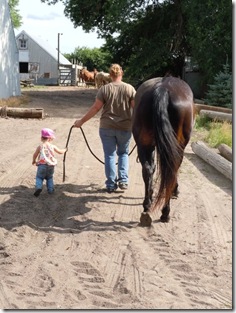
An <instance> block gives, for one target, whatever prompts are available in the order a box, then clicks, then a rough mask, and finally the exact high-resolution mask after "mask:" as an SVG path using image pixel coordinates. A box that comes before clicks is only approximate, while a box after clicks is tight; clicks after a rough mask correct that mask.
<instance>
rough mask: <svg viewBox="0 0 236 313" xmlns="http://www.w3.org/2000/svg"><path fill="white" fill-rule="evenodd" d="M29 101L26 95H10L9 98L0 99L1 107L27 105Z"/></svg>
mask: <svg viewBox="0 0 236 313" xmlns="http://www.w3.org/2000/svg"><path fill="white" fill-rule="evenodd" d="M28 102H29V100H28V97H27V96H25V95H22V96H18V97H10V98H8V99H0V107H4V106H6V107H21V106H24V105H26V104H27V103H28Z"/></svg>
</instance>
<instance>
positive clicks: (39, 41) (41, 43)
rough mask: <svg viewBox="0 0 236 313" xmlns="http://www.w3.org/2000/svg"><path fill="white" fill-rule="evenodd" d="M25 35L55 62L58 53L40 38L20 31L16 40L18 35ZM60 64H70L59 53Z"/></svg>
mask: <svg viewBox="0 0 236 313" xmlns="http://www.w3.org/2000/svg"><path fill="white" fill-rule="evenodd" d="M22 34H25V35H26V36H27V37H28V38H31V39H32V40H33V41H34V42H35V43H36V44H38V45H39V46H40V47H41V48H42V49H44V50H45V51H46V52H47V53H48V54H50V55H51V56H52V57H53V58H54V59H55V60H56V61H57V59H58V52H57V49H56V48H53V47H52V46H50V44H49V43H48V42H47V41H45V40H43V39H42V38H41V37H39V36H36V35H29V34H28V33H27V32H26V31H25V30H22V31H21V32H20V33H19V34H17V36H16V39H17V38H19V37H20V35H22ZM60 64H62V65H71V64H72V63H71V62H70V61H69V60H67V59H66V58H65V57H64V56H63V54H61V53H60Z"/></svg>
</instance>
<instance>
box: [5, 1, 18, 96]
mask: <svg viewBox="0 0 236 313" xmlns="http://www.w3.org/2000/svg"><path fill="white" fill-rule="evenodd" d="M0 8H1V14H0V99H8V98H10V97H12V96H20V95H21V88H20V77H19V52H18V48H17V45H16V38H15V33H14V28H13V25H12V20H11V16H10V8H9V5H8V2H7V0H0Z"/></svg>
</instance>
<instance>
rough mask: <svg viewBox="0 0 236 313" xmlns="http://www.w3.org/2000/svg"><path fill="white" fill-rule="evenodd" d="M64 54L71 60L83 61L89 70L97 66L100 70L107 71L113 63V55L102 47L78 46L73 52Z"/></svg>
mask: <svg viewBox="0 0 236 313" xmlns="http://www.w3.org/2000/svg"><path fill="white" fill-rule="evenodd" d="M64 56H65V57H66V58H67V59H69V60H71V61H72V60H73V61H74V62H75V61H76V62H77V63H80V62H81V63H82V64H83V66H86V67H87V69H88V70H89V71H92V70H94V69H95V68H96V69H97V70H98V71H107V70H108V68H109V66H110V63H111V55H110V54H109V52H106V51H104V50H103V49H102V48H93V49H90V48H87V47H82V48H79V47H78V48H76V49H75V51H74V52H73V53H70V54H64Z"/></svg>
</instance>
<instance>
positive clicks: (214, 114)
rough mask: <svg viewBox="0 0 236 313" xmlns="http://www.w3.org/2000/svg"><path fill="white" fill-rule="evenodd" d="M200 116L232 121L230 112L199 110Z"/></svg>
mask: <svg viewBox="0 0 236 313" xmlns="http://www.w3.org/2000/svg"><path fill="white" fill-rule="evenodd" d="M200 116H207V117H209V118H211V119H213V120H216V121H227V122H229V123H232V114H230V113H224V112H216V111H208V110H201V111H200Z"/></svg>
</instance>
